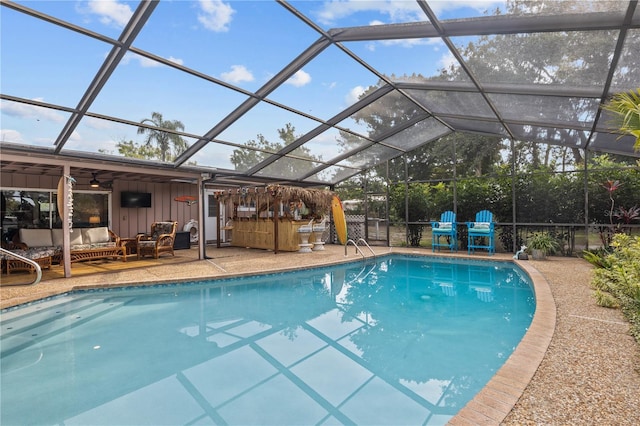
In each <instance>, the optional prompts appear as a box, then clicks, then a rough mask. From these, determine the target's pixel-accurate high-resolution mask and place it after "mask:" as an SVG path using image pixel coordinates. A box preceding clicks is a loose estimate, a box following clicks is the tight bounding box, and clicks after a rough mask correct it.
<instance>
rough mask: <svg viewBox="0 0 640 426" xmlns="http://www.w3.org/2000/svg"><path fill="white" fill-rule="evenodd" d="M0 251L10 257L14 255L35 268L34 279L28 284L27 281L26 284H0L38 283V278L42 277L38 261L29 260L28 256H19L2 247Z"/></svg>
mask: <svg viewBox="0 0 640 426" xmlns="http://www.w3.org/2000/svg"><path fill="white" fill-rule="evenodd" d="M0 253H2V254H3V255H5V256H11V257H14V258H16V259H18V260H20V261H22V262H25V263H28V264H29V265H31V266H33V267H34V268H35V270H36V279H35V280H34V281H33V282H32V283H30V284H29V283H27V284H24V283H17V284H2V285H7V286H9V285H36V284H38V283H39V282H40V280H41V279H42V268H41V267H40V265H38V263H37V262H36V261H34V260H31V259H29V258H26V257H24V256H20V255H19V254H17V253H14V252H12V251H10V250H7V249H3V248H0Z"/></svg>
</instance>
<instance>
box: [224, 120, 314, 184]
mask: <svg viewBox="0 0 640 426" xmlns="http://www.w3.org/2000/svg"><path fill="white" fill-rule="evenodd" d="M295 131H296V129H295V127H294V126H293V125H292V124H291V123H287V124H286V125H285V127H284V128H282V129H278V137H279V138H280V140H281V141H282V143H280V142H270V141H268V140H267V138H265V137H264V135H262V134H258V136H257V139H252V140H250V141H248V142H247V143H246V144H245V146H246V149H234V150H233V153H232V154H231V163H232V164H233V165H234V167H235V168H236V170H242V171H246V170H249V169H250V168H252V167H254V166H255V165H257V164H260V163H261V162H262V161H264V160H266V159H267V158H269V157H270V156H271V155H273V154H274V153H277V152H278V151H280V150H281V149H283V148H284V147H285V146H287V145H289V144H291V143H293V142H295V141H296V140H297V139H298V137H299V135H298V136H297V135H296V134H295ZM320 160H321V158H320V157H316V156H314V155H312V154H311V151H310V150H309V149H308V148H305V147H304V146H302V147H300V148H297V149H295V150H294V151H293V152H292V153H291V154H289V156H288V157H286V160H285V161H277V167H278V176H279V177H282V178H289V179H299V178H300V177H302V176H305V175H306V174H308V173H309V172H310V171H311V170H313V168H314V162H315V161H320Z"/></svg>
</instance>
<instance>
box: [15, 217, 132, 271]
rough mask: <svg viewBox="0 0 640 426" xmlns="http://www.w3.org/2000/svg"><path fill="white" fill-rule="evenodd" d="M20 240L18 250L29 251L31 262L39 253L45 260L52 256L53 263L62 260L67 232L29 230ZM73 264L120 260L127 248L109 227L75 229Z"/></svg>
mask: <svg viewBox="0 0 640 426" xmlns="http://www.w3.org/2000/svg"><path fill="white" fill-rule="evenodd" d="M18 237H19V240H18V241H17V242H16V243H15V245H14V247H15V248H16V249H19V250H20V249H21V250H25V251H26V252H27V253H29V258H30V259H37V258H38V253H41V254H42V257H46V256H47V255H49V256H51V257H52V263H60V261H61V260H62V247H63V231H62V229H27V228H23V229H20V230H19V231H18ZM69 240H70V246H71V247H70V257H71V263H75V262H80V261H83V260H95V259H108V258H113V259H117V258H118V257H120V258H122V260H123V262H126V261H127V258H126V256H124V248H123V247H122V246H121V245H120V238H119V237H118V236H117V235H116V234H115V233H114V232H113V231H111V230H110V229H109V228H107V227H106V226H101V227H97V228H74V229H72V231H71V233H70V234H69Z"/></svg>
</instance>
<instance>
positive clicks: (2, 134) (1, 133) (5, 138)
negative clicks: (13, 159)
mask: <svg viewBox="0 0 640 426" xmlns="http://www.w3.org/2000/svg"><path fill="white" fill-rule="evenodd" d="M0 141H2V142H12V143H24V139H23V138H22V134H21V133H20V132H19V131H17V130H12V129H2V130H0Z"/></svg>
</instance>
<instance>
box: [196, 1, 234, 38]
mask: <svg viewBox="0 0 640 426" xmlns="http://www.w3.org/2000/svg"><path fill="white" fill-rule="evenodd" d="M200 8H201V10H202V13H199V14H198V21H199V22H200V23H201V24H202V25H204V27H205V28H206V29H208V30H211V31H215V32H225V31H229V24H230V23H231V17H232V15H233V14H234V13H235V12H236V11H235V10H233V8H232V7H231V6H230V5H229V4H228V3H223V2H222V1H221V0H200Z"/></svg>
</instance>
